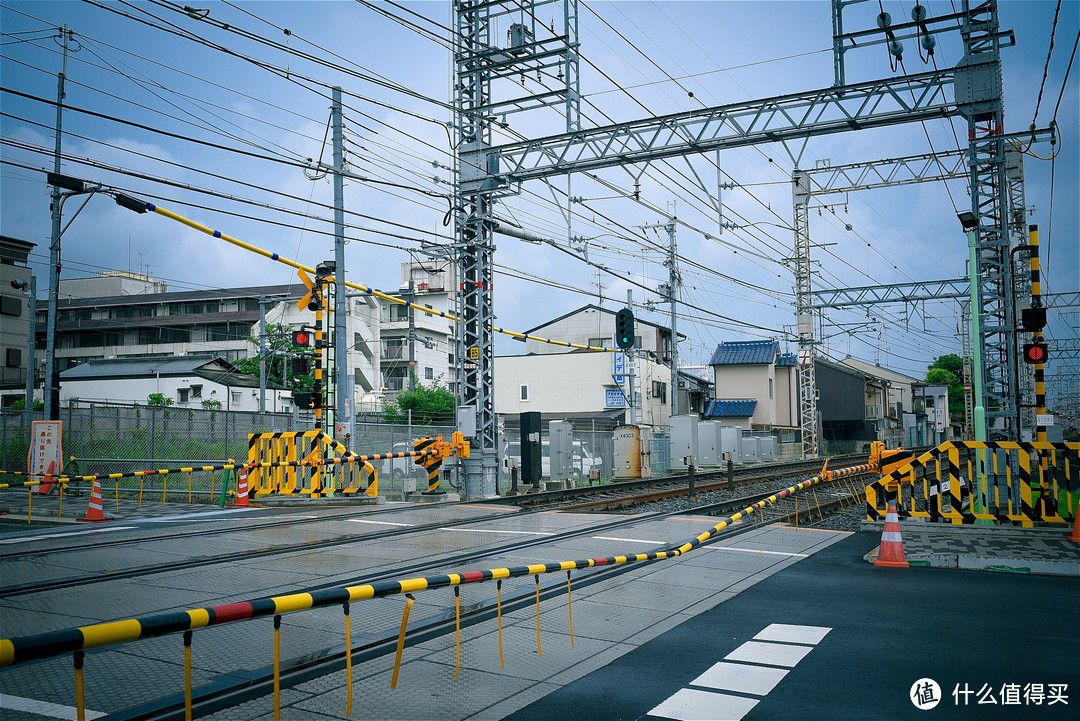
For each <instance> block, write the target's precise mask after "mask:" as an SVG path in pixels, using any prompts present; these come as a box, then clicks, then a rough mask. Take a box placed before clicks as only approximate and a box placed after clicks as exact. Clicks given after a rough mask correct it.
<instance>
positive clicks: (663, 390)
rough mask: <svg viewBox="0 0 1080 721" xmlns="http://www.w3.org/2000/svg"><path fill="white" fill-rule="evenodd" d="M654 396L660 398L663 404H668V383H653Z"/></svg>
mask: <svg viewBox="0 0 1080 721" xmlns="http://www.w3.org/2000/svg"><path fill="white" fill-rule="evenodd" d="M652 396H653V398H659V399H660V402H661V403H667V383H664V382H663V381H653V382H652Z"/></svg>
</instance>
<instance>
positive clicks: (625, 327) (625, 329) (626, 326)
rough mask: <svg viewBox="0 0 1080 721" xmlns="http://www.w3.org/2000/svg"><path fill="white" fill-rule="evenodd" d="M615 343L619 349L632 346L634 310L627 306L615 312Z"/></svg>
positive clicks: (628, 348) (627, 348)
mask: <svg viewBox="0 0 1080 721" xmlns="http://www.w3.org/2000/svg"><path fill="white" fill-rule="evenodd" d="M615 345H616V346H617V347H618V348H620V349H621V350H630V349H631V348H633V347H634V312H633V311H632V310H630V309H629V308H623V309H622V310H620V311H619V312H618V313H616V314H615Z"/></svg>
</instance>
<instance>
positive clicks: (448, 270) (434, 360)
mask: <svg viewBox="0 0 1080 721" xmlns="http://www.w3.org/2000/svg"><path fill="white" fill-rule="evenodd" d="M453 283H454V273H453V265H452V263H450V262H449V261H447V260H441V259H432V260H426V261H423V262H410V263H402V264H401V285H400V287H399V289H398V291H397V292H396V293H394V294H393V295H395V296H397V297H399V298H401V299H402V300H405V301H408V300H410V299H411V301H412V303H415V304H416V305H418V306H424V307H427V308H430V309H432V310H435V311H438V312H441V313H444V314H447V315H456V314H457V307H456V304H455V298H456V294H455V293H454V292H453ZM379 328H380V333H379V345H380V350H379V354H378V355H379V361H380V368H381V370H382V383H381V396H382V398H383V400H392V399H393V398H395V397H396V396H397V394H398V393H400V392H402V391H405V390H408V389H409V386H410V370H411V371H412V375H413V376H414V377H415V382H416V383H417V384H419V385H424V386H431V385H434V384H439V385H443V386H445V387H446V388H447V389H449V390H450V392H451V393H455V392H456V383H455V378H454V372H453V368H454V358H455V351H456V349H455V344H456V338H455V335H454V322H453V321H451V320H450V319H449V318H447V317H446V316H445V315H443V316H440V315H438V314H432V313H425V312H424V311H421V310H415V309H413V308H410V307H407V306H406V305H403V304H399V303H382V308H381V310H380V319H379Z"/></svg>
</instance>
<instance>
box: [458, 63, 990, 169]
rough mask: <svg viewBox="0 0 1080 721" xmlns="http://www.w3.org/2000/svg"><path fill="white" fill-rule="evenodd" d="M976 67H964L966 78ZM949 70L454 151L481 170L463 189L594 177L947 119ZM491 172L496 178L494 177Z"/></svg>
mask: <svg viewBox="0 0 1080 721" xmlns="http://www.w3.org/2000/svg"><path fill="white" fill-rule="evenodd" d="M973 69H977V66H968V67H966V68H965V69H964V72H972V70H973ZM957 74H958V71H957V70H954V69H952V68H946V69H942V70H934V71H929V72H924V73H916V74H912V75H906V76H902V77H896V78H886V79H882V80H873V81H868V82H861V83H855V84H851V85H845V86H843V87H829V88H823V89H818V90H811V91H807V92H801V93H792V94H788V95H778V96H775V97H771V98H765V99H760V100H749V101H744V102H740V103H733V104H729V105H721V106H717V107H713V108H706V109H703V110H694V111H691V112H685V113H675V114H671V115H662V116H659V117H650V118H643V119H640V120H635V121H630V122H626V123H619V124H615V125H607V126H602V127H598V128H590V129H587V130H578V131H574V132H570V133H562V134H559V135H552V136H548V137H545V138H538V139H534V140H523V141H520V142H515V143H508V144H504V145H499V146H492V147H482V146H481V147H474V148H472V149H465V150H463V151H462V162H463V163H467V164H471V165H474V166H475V167H477V168H487V169H488V173H487V174H486V175H484V174H481V178H476V179H469V178H463V183H464V184H465V185H469V184H476V185H477V187H478V188H479V187H480V184H481V183H482V182H483V181H484V180H487V181H491V180H495V181H496V182H497V183H498V184H499V186H500V187H507V186H510V185H512V184H514V183H518V182H522V181H525V180H530V179H536V178H544V177H550V176H554V175H562V174H566V173H573V172H580V171H586V170H596V169H599V168H605V167H610V166H614V165H620V164H623V163H636V162H645V161H650V160H658V159H662V158H668V157H674V156H678V155H685V154H687V153H688V152H705V151H709V150H716V149H725V148H734V147H742V146H747V145H754V144H757V143H766V142H780V141H784V140H793V139H799V138H806V137H810V136H817V135H824V134H829V133H839V132H847V131H850V130H861V129H864V128H873V127H882V126H887V125H893V124H899V123H910V122H916V121H918V120H930V119H934V118H942V117H949V116H952V115H955V114H956V113H957V112H958V109H957V105H956V103H955V102H954V101H953V100H951V99H950V98H949V97H948V94H947V93H946V92H945V91H946V88H949V87H951V86H952V85H953V84H954V82H955V81H956V77H957ZM496 169H497V170H496Z"/></svg>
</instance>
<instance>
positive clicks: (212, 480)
mask: <svg viewBox="0 0 1080 721" xmlns="http://www.w3.org/2000/svg"><path fill="white" fill-rule="evenodd" d="M210 500H211V501H213V500H214V472H213V471H210Z"/></svg>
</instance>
